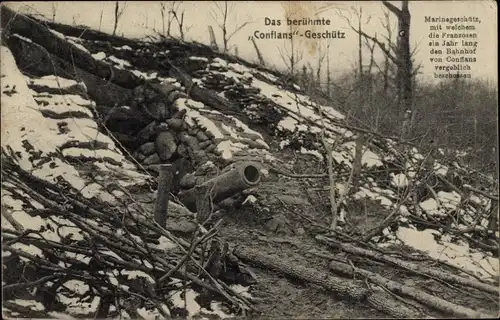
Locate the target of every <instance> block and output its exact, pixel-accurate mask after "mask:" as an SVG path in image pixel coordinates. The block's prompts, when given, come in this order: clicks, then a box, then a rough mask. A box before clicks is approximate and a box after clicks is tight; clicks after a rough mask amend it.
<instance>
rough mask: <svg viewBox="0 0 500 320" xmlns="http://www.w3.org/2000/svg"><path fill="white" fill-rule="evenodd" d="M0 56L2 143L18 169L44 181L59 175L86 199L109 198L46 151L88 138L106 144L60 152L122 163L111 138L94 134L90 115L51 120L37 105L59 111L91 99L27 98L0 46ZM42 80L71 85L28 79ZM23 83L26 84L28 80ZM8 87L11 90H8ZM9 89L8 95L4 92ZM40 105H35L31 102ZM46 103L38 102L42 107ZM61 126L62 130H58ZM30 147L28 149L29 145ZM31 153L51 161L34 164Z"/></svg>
mask: <svg viewBox="0 0 500 320" xmlns="http://www.w3.org/2000/svg"><path fill="white" fill-rule="evenodd" d="M1 50H2V51H1V54H2V77H3V78H2V92H3V94H2V114H1V116H2V129H3V130H2V131H3V132H2V133H3V134H2V136H1V141H2V146H7V145H8V146H10V147H11V148H12V149H13V151H14V152H18V154H19V155H20V156H19V157H18V158H19V164H20V166H21V168H23V169H24V170H27V171H31V172H33V174H34V175H35V176H37V177H39V178H42V179H45V180H47V181H50V182H52V183H53V182H56V181H57V177H58V176H62V177H63V178H64V179H65V180H66V181H68V182H69V183H71V184H72V185H73V187H75V188H76V189H79V190H82V194H83V195H84V196H85V197H87V198H92V197H94V196H98V197H101V198H102V199H105V200H109V199H110V198H109V195H108V194H107V192H103V190H102V188H101V187H100V186H99V185H97V184H90V185H88V183H87V181H86V180H85V179H83V178H81V177H80V174H79V173H78V171H77V170H76V169H75V168H74V167H73V166H72V165H70V164H68V163H66V162H65V160H64V159H61V158H58V157H56V156H53V155H49V154H48V152H55V151H56V150H58V149H59V147H60V146H62V145H63V144H64V143H67V142H70V141H81V142H88V141H93V140H97V141H99V142H102V143H105V144H107V145H108V146H109V149H108V150H97V151H90V150H86V149H82V150H75V149H73V148H71V149H66V150H63V154H66V155H73V156H74V155H83V156H88V157H95V158H101V159H102V158H112V159H114V160H115V161H117V162H123V163H126V161H124V157H123V155H122V154H121V153H120V152H119V151H118V149H117V148H116V147H115V146H114V142H113V140H111V139H110V138H109V137H108V136H106V135H104V134H102V133H100V132H99V131H98V129H97V124H96V123H95V122H94V121H93V120H92V119H74V118H70V119H66V120H65V121H62V120H55V119H49V118H45V117H44V116H43V115H42V114H41V113H40V111H39V110H40V109H50V108H52V107H53V109H52V110H53V111H62V110H61V108H59V107H57V106H61V105H62V106H66V107H67V109H68V110H72V111H75V110H78V111H82V112H85V111H83V110H84V109H82V108H81V107H80V106H85V107H89V106H92V105H93V102H92V101H89V100H85V99H83V98H82V97H80V96H78V95H40V94H37V95H36V97H35V98H34V97H33V91H32V90H30V89H29V88H28V86H27V81H26V78H25V77H24V76H23V75H22V74H21V72H20V71H19V70H18V68H17V66H16V63H15V59H14V57H13V56H12V53H11V52H10V50H9V49H8V48H6V47H3V46H2V48H1ZM37 81H38V83H40V82H41V83H44V85H48V86H50V87H56V88H57V86H58V83H59V84H60V83H64V84H72V82H71V81H70V80H67V79H62V78H58V79H55V78H53V77H46V78H42V79H38V80H34V81H33V82H34V83H36V82H37ZM28 82H31V81H30V80H28ZM8 88H15V89H11V91H10V92H9V91H8ZM7 92H9V93H7ZM35 100H37V101H38V102H40V103H42V104H40V105H39V104H37V102H36V101H35ZM44 104H45V105H46V106H43V105H44ZM61 128H63V129H61ZM31 148H32V149H31ZM35 152H40V155H39V158H40V159H41V160H43V159H45V158H50V159H51V160H52V161H50V162H46V163H44V164H43V165H41V166H37V167H35V164H37V163H36V160H33V161H30V160H29V158H30V156H32V155H33V154H34V153H35Z"/></svg>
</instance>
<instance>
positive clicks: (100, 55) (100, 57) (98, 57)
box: [92, 52, 106, 60]
mask: <svg viewBox="0 0 500 320" xmlns="http://www.w3.org/2000/svg"><path fill="white" fill-rule="evenodd" d="M92 58H94V59H96V60H104V59H105V58H106V54H105V53H104V52H98V53H94V54H92Z"/></svg>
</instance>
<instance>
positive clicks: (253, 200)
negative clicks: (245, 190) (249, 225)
mask: <svg viewBox="0 0 500 320" xmlns="http://www.w3.org/2000/svg"><path fill="white" fill-rule="evenodd" d="M247 202H248V203H255V202H257V198H255V197H254V196H252V195H249V196H248V197H247V198H246V199H245V201H243V203H242V204H245V203H247Z"/></svg>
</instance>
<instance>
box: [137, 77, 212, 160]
mask: <svg viewBox="0 0 500 320" xmlns="http://www.w3.org/2000/svg"><path fill="white" fill-rule="evenodd" d="M180 98H187V95H186V94H185V93H183V92H182V91H181V89H180V88H179V87H178V86H175V85H173V84H169V83H166V84H160V83H147V84H145V85H142V86H139V87H137V88H135V89H134V95H133V98H132V99H131V101H130V107H131V109H133V110H138V111H140V112H141V116H142V117H144V118H145V119H147V121H146V122H149V124H148V125H146V126H145V127H144V128H142V129H141V130H140V131H139V132H138V133H137V134H136V137H135V138H136V141H137V145H138V147H137V148H136V149H135V151H134V152H133V154H132V155H133V156H134V157H135V158H136V159H137V160H138V161H139V162H140V163H142V164H144V165H155V164H160V163H168V162H173V161H174V160H176V159H178V158H186V159H188V160H190V161H191V162H192V163H193V165H195V166H199V165H201V164H203V163H205V162H207V161H208V160H211V159H214V158H215V157H216V156H218V154H217V153H216V150H217V141H216V140H215V136H214V135H213V134H212V133H211V132H210V131H208V130H207V128H206V127H204V126H203V125H202V124H201V123H198V122H197V121H196V119H193V123H192V124H191V125H190V124H189V123H188V122H187V121H186V110H185V109H180V110H179V108H177V107H176V104H175V101H176V100H177V99H180Z"/></svg>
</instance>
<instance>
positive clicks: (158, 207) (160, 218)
mask: <svg viewBox="0 0 500 320" xmlns="http://www.w3.org/2000/svg"><path fill="white" fill-rule="evenodd" d="M159 169H160V176H159V177H158V191H157V192H156V203H155V209H154V220H155V222H156V223H158V224H159V225H160V226H161V227H162V228H165V227H166V223H167V216H168V201H169V199H170V184H171V182H172V176H173V172H172V165H171V164H162V165H160V168H159Z"/></svg>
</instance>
